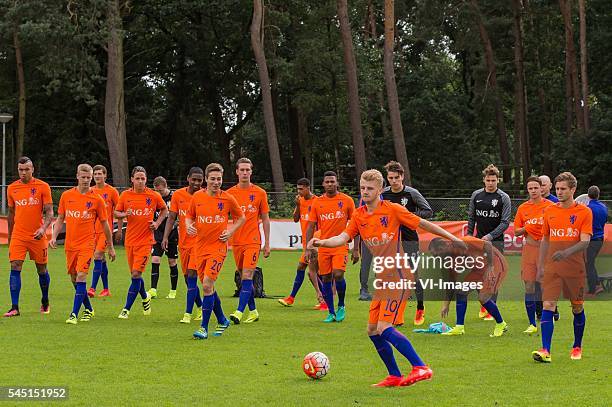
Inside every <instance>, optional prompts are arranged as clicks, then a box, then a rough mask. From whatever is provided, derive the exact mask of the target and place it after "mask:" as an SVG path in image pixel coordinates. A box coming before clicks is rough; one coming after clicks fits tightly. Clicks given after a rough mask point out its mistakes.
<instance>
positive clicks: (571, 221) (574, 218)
mask: <svg viewBox="0 0 612 407" xmlns="http://www.w3.org/2000/svg"><path fill="white" fill-rule="evenodd" d="M576 219H577V216H576V215H570V217H569V221H570V223H571V224H572V225H573V224H574V223H575V222H576Z"/></svg>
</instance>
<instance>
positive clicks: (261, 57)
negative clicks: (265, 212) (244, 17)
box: [251, 0, 285, 192]
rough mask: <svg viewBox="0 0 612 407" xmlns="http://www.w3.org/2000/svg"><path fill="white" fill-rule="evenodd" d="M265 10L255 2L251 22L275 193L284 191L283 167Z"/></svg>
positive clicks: (260, 0)
mask: <svg viewBox="0 0 612 407" xmlns="http://www.w3.org/2000/svg"><path fill="white" fill-rule="evenodd" d="M263 26H264V10H263V1H262V0H253V21H252V22H251V46H252V47H253V54H254V55H255V62H256V63H257V70H258V71H259V82H260V86H261V95H262V100H263V111H264V122H265V125H266V136H267V139H268V151H269V154H270V166H271V168H272V183H273V187H274V191H275V192H282V191H283V190H284V183H285V181H284V179H283V167H282V163H281V158H280V150H279V147H278V138H277V136H276V125H275V123H274V111H273V107H272V95H271V92H270V78H269V76H268V64H267V62H266V54H265V52H264V32H263Z"/></svg>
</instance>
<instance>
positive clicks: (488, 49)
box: [470, 0, 510, 183]
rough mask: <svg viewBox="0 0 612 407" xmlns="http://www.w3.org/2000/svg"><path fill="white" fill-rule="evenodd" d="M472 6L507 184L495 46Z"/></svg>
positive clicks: (473, 1) (507, 158) (474, 1)
mask: <svg viewBox="0 0 612 407" xmlns="http://www.w3.org/2000/svg"><path fill="white" fill-rule="evenodd" d="M470 4H471V6H472V8H473V10H474V13H475V17H476V21H477V23H478V31H479V32H480V39H481V41H482V46H483V48H484V52H485V62H486V64H487V70H488V76H489V77H488V84H489V86H490V88H491V92H492V93H493V99H494V105H495V123H496V125H497V136H498V138H499V155H500V158H501V160H502V166H503V180H504V182H505V183H508V182H510V155H509V149H508V136H507V134H506V124H505V122H504V110H503V106H502V101H501V98H500V96H499V89H498V87H497V67H496V66H495V58H494V55H493V45H492V43H491V39H490V38H489V33H488V32H487V28H486V27H485V25H484V21H483V19H482V15H481V14H480V8H479V7H478V2H477V0H471V3H470Z"/></svg>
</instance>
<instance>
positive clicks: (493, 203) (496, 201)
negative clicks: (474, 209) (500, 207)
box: [491, 199, 499, 208]
mask: <svg viewBox="0 0 612 407" xmlns="http://www.w3.org/2000/svg"><path fill="white" fill-rule="evenodd" d="M498 202H499V201H498V200H497V199H494V200H492V201H491V206H492V207H494V208H495V207H496V206H497V203H498Z"/></svg>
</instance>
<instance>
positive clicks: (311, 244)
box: [306, 237, 321, 254]
mask: <svg viewBox="0 0 612 407" xmlns="http://www.w3.org/2000/svg"><path fill="white" fill-rule="evenodd" d="M320 241H321V239H317V238H316V237H313V238H312V239H310V241H309V242H308V244H307V245H306V250H307V253H306V254H310V253H308V252H309V251H310V250H313V249H314V248H315V247H321V246H320V243H319V242H320Z"/></svg>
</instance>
